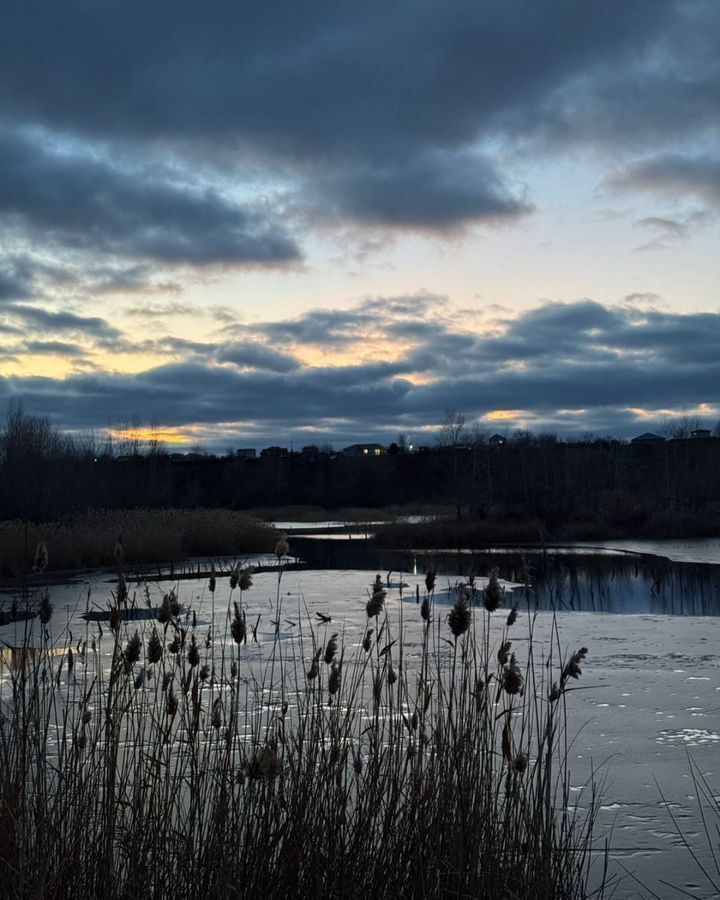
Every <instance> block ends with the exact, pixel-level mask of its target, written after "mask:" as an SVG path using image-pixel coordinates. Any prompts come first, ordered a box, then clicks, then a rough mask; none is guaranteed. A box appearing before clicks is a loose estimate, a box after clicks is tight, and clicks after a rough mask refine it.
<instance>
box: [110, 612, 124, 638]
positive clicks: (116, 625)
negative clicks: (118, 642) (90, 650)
mask: <svg viewBox="0 0 720 900" xmlns="http://www.w3.org/2000/svg"><path fill="white" fill-rule="evenodd" d="M121 623H122V616H121V615H120V610H119V609H118V608H117V606H112V607H111V608H110V630H111V631H112V632H114V633H115V634H117V633H118V631H120V624H121Z"/></svg>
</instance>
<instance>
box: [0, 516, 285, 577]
mask: <svg viewBox="0 0 720 900" xmlns="http://www.w3.org/2000/svg"><path fill="white" fill-rule="evenodd" d="M118 535H122V538H123V546H124V549H125V560H126V563H127V564H128V565H135V564H143V563H154V562H168V561H177V560H183V559H187V557H188V556H210V555H229V556H233V555H236V554H242V553H253V552H259V551H262V550H264V549H265V548H266V547H267V546H268V544H269V543H270V540H271V537H272V529H270V528H268V526H267V525H265V524H264V523H262V522H260V521H258V520H257V519H254V518H253V517H251V516H248V515H246V514H244V513H241V512H235V511H234V510H229V509H220V510H218V509H213V510H210V509H128V510H122V509H120V510H107V511H90V512H87V513H85V514H84V515H78V516H75V517H73V518H72V519H68V520H64V521H60V522H45V523H39V524H33V523H26V522H20V521H14V520H13V521H7V520H6V521H0V572H3V573H6V574H12V573H13V572H15V571H16V570H17V571H23V570H24V571H27V568H28V567H29V564H30V563H31V562H32V554H33V553H34V550H35V547H36V546H37V545H38V543H40V542H42V541H44V542H45V544H46V545H47V548H48V552H49V557H50V567H51V568H52V569H53V570H55V571H59V570H64V569H80V568H89V567H93V566H112V565H114V563H115V558H114V553H113V547H114V546H115V543H116V541H117V538H118Z"/></svg>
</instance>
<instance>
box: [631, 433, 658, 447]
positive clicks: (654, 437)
mask: <svg viewBox="0 0 720 900" xmlns="http://www.w3.org/2000/svg"><path fill="white" fill-rule="evenodd" d="M664 440H665V438H664V437H663V436H662V435H661V434H653V432H652V431H646V432H645V433H644V434H639V435H638V436H637V437H634V438H633V439H632V441H631V442H630V443H631V444H652V443H658V442H659V441H664Z"/></svg>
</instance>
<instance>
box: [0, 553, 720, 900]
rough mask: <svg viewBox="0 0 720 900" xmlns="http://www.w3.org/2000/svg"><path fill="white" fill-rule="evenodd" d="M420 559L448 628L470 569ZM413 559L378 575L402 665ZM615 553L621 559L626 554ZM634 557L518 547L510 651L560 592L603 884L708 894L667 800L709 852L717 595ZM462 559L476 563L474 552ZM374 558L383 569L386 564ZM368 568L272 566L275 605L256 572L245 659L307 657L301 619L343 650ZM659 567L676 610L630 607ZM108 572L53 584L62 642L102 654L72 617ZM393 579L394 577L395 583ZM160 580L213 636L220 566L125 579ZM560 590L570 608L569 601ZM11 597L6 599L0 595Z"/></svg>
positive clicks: (2, 675)
mask: <svg viewBox="0 0 720 900" xmlns="http://www.w3.org/2000/svg"><path fill="white" fill-rule="evenodd" d="M292 552H293V553H294V552H296V549H295V548H293V551H292ZM432 561H433V563H434V564H438V563H442V565H440V566H439V568H440V569H441V571H443V567H444V574H441V575H440V576H439V577H438V585H437V607H436V619H437V621H438V626H439V627H440V629H441V630H447V626H446V623H445V617H446V614H447V611H448V609H449V604H450V603H452V602H454V598H455V596H456V595H455V594H454V593H453V586H454V584H455V582H456V581H457V577H456V576H455V575H453V574H452V569H453V568H454V567H456V565H459V566H464V567H465V573H466V574H467V572H468V560H467V559H463V560H461V562H460V563H458V560H457V559H456V558H455V557H451V558H450V559H449V560H445V561H444V562H443V561H442V560H441V559H440V558H439V557H435V556H433V557H432ZM425 562H426V560H425V559H424V558H416V560H415V569H416V571H415V572H412V571H410V573H407V571H405V572H402V573H401V570H400V569H399V568H397V569H394V570H393V571H392V572H391V574H390V584H391V587H390V588H389V590H388V596H387V600H386V607H387V610H388V615H389V618H390V621H391V623H392V628H393V629H394V634H395V635H397V634H398V633H399V632H400V631H401V630H402V632H403V638H404V644H405V656H404V662H403V665H404V666H406V667H407V669H408V670H410V669H412V667H413V665H414V664H415V661H416V660H417V658H418V656H419V647H420V642H421V621H420V614H419V609H418V606H417V604H416V586H417V587H418V589H419V591H420V593H421V596H422V591H423V589H424V588H423V585H424V576H423V572H422V569H423V565H424V563H425ZM628 562H630V563H632V565H630V567H629V568H626V567H625V563H628ZM636 562H637V561H633V560H630V561H628V560H626V559H624V558H623V559H622V563H623V565H622V567H621V568H620V569H618V568H617V567H616V559H615V557H612V558H611V566H610V568H607V559H606V560H605V561H604V562H603V567H601V568H599V569H593V568H592V567H588V566H585V565H580V564H579V563H577V564H576V563H573V564H572V571H573V572H574V573H575V575H574V578H571V577H570V576H569V575H568V571H567V568H565V569H555V568H553V567H550V569H549V570H548V571H545V570H541V567H540V566H539V564H538V561H537V560H534V561H532V560H531V563H532V566H533V568H534V570H535V573H536V574H537V573H538V571H540V570H541V571H540V574H541V575H542V578H543V579H544V581H543V582H542V585H541V587H540V588H539V589H538V591H537V592H536V593H535V594H533V595H531V596H530V598H529V599H528V600H524V599H523V592H522V590H521V589H516V590H515V591H514V592H513V593H512V596H513V597H514V598H515V600H513V601H512V602H518V601H519V602H520V610H521V616H520V620H519V621H518V623H517V624H516V625H515V626H513V634H512V638H513V649H515V650H516V651H517V653H518V657H519V658H522V657H523V652H524V644H525V643H526V639H527V629H528V623H529V622H530V620H531V619H532V618H533V617H536V624H535V638H534V640H535V642H536V647H540V648H543V647H544V648H548V647H549V646H550V640H551V636H552V635H551V629H552V621H553V619H552V614H551V613H550V612H548V611H547V610H548V606H549V605H552V603H553V602H554V600H557V599H558V598H560V599H561V601H562V602H557V603H555V605H556V607H557V609H558V612H557V621H558V625H559V632H560V641H561V643H562V645H563V646H564V647H566V648H567V649H568V650H574V649H576V648H578V647H580V646H586V647H588V648H589V655H588V658H587V661H586V664H585V665H584V666H583V670H584V674H583V677H582V679H581V680H580V682H579V683H578V685H577V687H578V690H574V691H573V692H572V693H571V694H570V695H569V696H568V710H569V716H570V725H571V731H572V732H573V736H574V741H573V743H572V746H571V750H570V757H571V761H572V776H573V787H574V795H575V796H576V797H577V798H578V799H577V801H576V802H577V803H578V804H579V806H581V807H583V806H584V805H585V804H586V803H587V797H586V794H583V792H582V790H581V788H582V786H583V785H584V784H585V783H586V782H587V780H588V778H589V777H590V773H591V772H592V771H594V772H595V773H596V776H597V777H599V778H600V779H601V780H603V781H604V788H603V792H602V803H601V807H600V813H599V820H598V826H597V829H596V833H597V837H598V838H599V839H600V843H602V841H603V840H604V839H605V838H607V839H608V841H609V843H610V847H611V852H612V860H613V867H614V872H615V874H616V875H617V876H618V877H619V878H621V881H620V884H619V885H618V887H617V891H616V893H615V895H614V896H616V897H620V898H630V897H637V896H642V893H641V891H640V888H639V887H638V884H637V882H636V881H635V880H634V879H633V877H632V876H634V878H637V879H639V880H640V881H641V882H643V883H644V884H646V885H647V886H648V887H649V888H651V889H652V890H653V891H654V892H655V893H656V894H657V895H658V896H659V897H662V898H668V900H669V898H674V897H677V896H680V895H681V891H687V892H689V894H690V895H691V896H696V897H702V898H709V897H711V896H713V894H712V892H711V891H710V889H709V888H708V887H707V885H706V884H705V883H704V881H703V877H702V874H701V873H700V871H699V870H698V869H697V867H696V865H695V863H694V862H693V861H692V859H691V857H690V855H689V853H688V851H687V850H686V849H685V848H684V847H683V845H682V841H681V839H680V838H679V836H678V834H677V831H676V828H675V825H674V824H673V819H672V817H671V815H670V812H669V811H668V809H667V808H666V804H665V801H667V804H669V805H670V808H671V810H672V813H673V815H674V817H675V821H676V822H677V823H678V824H679V825H680V826H681V828H682V830H683V833H684V835H685V837H686V839H687V840H688V841H689V842H690V843H691V844H692V845H693V847H694V848H695V849H696V852H698V854H699V856H700V857H701V859H703V860H706V859H707V858H708V853H707V848H706V847H705V846H704V835H703V829H702V823H701V819H700V816H699V812H698V807H697V803H696V794H695V790H694V786H693V782H692V779H691V777H690V767H689V762H688V755H687V754H688V752H689V753H690V754H691V755H692V758H693V759H694V761H695V762H696V763H697V765H698V767H699V770H700V771H701V772H702V773H703V774H704V775H706V776H707V778H708V781H709V783H710V784H711V785H712V786H713V788H714V789H715V791H716V793H718V792H720V771H719V768H720V643H719V640H718V639H719V637H720V619H717V618H715V615H716V611H715V609H714V607H713V612H712V613H708V611H707V609H705V610H700V611H701V612H702V614H701V615H691V614H688V613H687V610H693V609H696V608H697V597H696V596H694V595H693V591H697V590H698V585H699V582H698V581H697V578H698V577H699V576H698V575H697V573H696V572H695V570H694V567H693V566H689V567H688V568H687V569H686V567H683V566H681V567H679V571H674V570H672V571H673V572H674V574H672V575H671V570H670V569H663V570H662V571H660V570H659V569H657V567H656V568H655V569H653V570H648V571H647V572H644V570H643V565H644V563H643V562H642V561H640V562H637V567H638V568H637V573H636V569H635V564H636ZM475 564H476V565H477V566H478V567H479V565H480V564H479V563H478V561H477V560H476V561H475ZM501 566H502V569H501V574H502V575H504V576H505V577H506V578H507V579H508V583H507V590H508V594H507V596H508V600H509V599H510V596H511V592H512V589H513V585H514V584H516V583H517V581H518V580H519V578H518V577H517V576H518V574H519V567H515V566H514V565H512V564H511V565H508V566H507V568H505V566H504V564H502V563H501ZM708 569H709V570H710V571H709V573H708ZM683 570H685V573H684V575H683V574H682V573H683ZM703 570H704V571H706V574H708V578H709V581H708V582H707V584H703V585H702V590H703V591H705V593H706V600H707V601H708V602H710V600H712V602H713V603H714V602H715V600H716V599H717V598H716V597H715V594H713V593H712V590H713V589H712V585H713V583H715V584H717V581H718V574H717V571H716V570H714V567H707V566H706V567H703ZM378 571H380V572H382V577H383V579H385V577H386V574H387V572H386V571H384V570H383V569H378ZM552 573H555V575H553V574H552ZM688 573H689V574H688ZM373 576H374V571H370V570H368V569H367V568H363V569H359V568H336V569H310V570H305V571H287V572H284V573H283V575H282V579H281V581H280V599H281V609H280V610H279V615H278V614H277V608H276V602H277V588H278V576H277V574H275V573H259V574H256V575H255V576H254V585H253V587H252V588H251V589H250V590H249V591H246V592H245V593H244V595H243V604H244V606H245V608H246V611H247V620H248V623H255V622H258V623H259V624H258V625H257V636H258V643H255V644H253V643H250V644H248V645H247V648H246V651H247V652H245V651H244V658H245V661H246V664H247V665H248V666H250V667H252V666H253V665H256V666H262V665H263V661H264V660H265V659H266V658H267V656H268V654H269V653H270V651H271V649H272V647H273V645H274V644H275V642H276V640H277V641H278V642H279V643H281V644H282V647H283V648H284V649H283V650H282V651H281V654H282V655H283V658H284V659H285V661H286V664H290V663H293V664H297V663H298V662H301V664H302V665H303V666H305V665H306V664H307V662H308V659H307V658H306V657H308V658H309V653H308V650H307V646H308V640H309V630H308V624H307V623H308V621H310V622H312V623H313V627H314V628H315V630H316V632H317V635H318V638H319V639H321V640H327V638H328V637H329V635H330V634H331V633H333V632H338V633H339V635H340V640H341V641H342V643H343V645H344V646H345V647H346V648H347V649H348V652H350V653H351V652H354V651H355V649H357V646H358V645H359V643H360V642H361V641H362V638H363V635H364V632H365V628H366V625H367V619H366V614H365V604H366V602H367V599H368V588H369V585H370V582H371V581H372V578H373ZM512 576H515V577H514V578H513V577H512ZM551 576H552V577H551ZM561 576H562V577H561ZM553 577H556V581H555V582H553V580H552V578H553ZM663 578H664V579H665V583H666V584H671V583H672V590H673V591H675V592H678V591H683V592H685V591H686V592H687V595H686V596H685V595H684V597H683V603H682V604H681V603H680V597H679V596H676V597H675V599H676V610H675V611H677V612H683V613H684V614H682V615H672V614H668V613H669V612H672V611H673V610H672V609H670V608H666V607H664V606H663V604H664V603H666V601H667V597H665V599H663V600H662V602H661V603H660V606H659V607H658V606H657V605H656V606H655V607H653V606H652V604H650V603H648V604H647V608H644V607H643V608H642V609H641V610H640V611H635V612H633V611H632V609H633V604H635V606H637V604H638V603H641V604H645V603H646V601H645V599H644V596H645V595H644V594H642V591H644V590H645V589H646V586H647V584H648V583H654V584H655V591H656V593H655V599H656V601H657V599H658V596H660V597H661V598H662V597H663V596H664V595H663V591H664V590H665V587H663V584H662V583H661V582H662V580H663ZM713 578H714V579H715V581H714V582H713V580H712V579H713ZM108 579H109V576H108V575H97V576H93V577H92V578H88V579H87V580H86V581H85V583H83V584H78V583H75V584H72V585H57V586H54V587H53V588H52V590H51V595H52V600H53V603H54V605H55V615H54V617H53V620H52V629H53V633H54V636H55V637H56V639H57V640H58V641H59V642H61V643H62V642H64V641H65V640H66V639H67V638H68V635H69V633H71V634H72V644H73V646H75V644H76V643H77V642H78V641H79V640H81V639H83V638H84V639H87V640H88V642H89V641H90V640H92V639H95V640H96V642H97V645H98V647H99V648H100V653H101V654H104V655H105V657H106V658H108V659H109V654H110V652H111V649H112V638H111V635H110V633H109V631H108V628H107V624H105V625H104V629H103V635H102V636H101V634H100V628H99V627H98V625H97V623H94V622H90V623H86V622H85V621H84V620H83V619H81V618H80V616H81V614H82V613H83V612H84V611H85V610H86V608H91V607H92V606H93V605H96V606H99V607H105V606H107V604H108V602H109V601H110V599H111V591H112V590H114V587H115V585H114V583H113V582H111V581H109V580H108ZM653 579H655V581H654V582H653V581H652V580H653ZM683 579H684V581H683ZM541 580H542V579H541ZM401 583H403V584H404V585H405V586H404V587H402V588H401V587H400V584H401ZM482 583H483V581H482V577H481V576H478V584H479V585H480V586H482ZM608 585H609V587H608ZM172 587H175V588H176V589H177V592H178V597H179V600H180V602H181V603H182V605H183V606H184V607H185V609H186V611H187V612H186V615H187V621H188V623H189V624H191V622H192V614H193V613H194V614H195V617H196V631H197V634H198V641H199V642H200V638H203V640H204V639H205V636H206V635H207V634H208V629H209V627H210V625H211V624H212V621H213V613H214V616H215V625H216V627H215V629H214V630H213V632H212V635H211V639H212V640H213V641H214V643H215V644H216V645H218V646H219V645H222V644H223V642H225V641H227V637H226V635H227V631H226V610H227V608H228V601H229V599H230V591H229V587H228V584H227V579H226V578H222V579H218V585H217V590H216V592H215V595H214V596H213V595H211V594H210V592H209V590H208V585H207V581H205V580H199V581H183V582H179V583H173V582H171V581H166V582H155V583H151V584H148V585H147V586H146V587H139V586H137V587H136V586H133V585H131V586H130V591H131V594H132V593H133V591H135V592H136V596H137V602H138V604H139V605H143V604H145V603H146V602H147V601H148V600H149V602H150V603H151V604H152V605H157V604H159V602H160V599H161V597H162V595H163V594H164V593H166V592H167V591H169V590H170V589H171V588H172ZM593 591H594V592H597V593H596V595H595V597H594V599H593V600H592V603H594V604H595V605H594V606H591V605H590V604H591V599H590V592H593ZM146 592H147V593H146ZM573 592H574V593H573ZM658 592H659V593H658ZM573 596H574V598H575V599H574V601H573V602H574V608H573V606H572V605H570V600H571V599H572V597H573ZM235 597H236V598H237V593H236V594H235ZM563 597H564V599H563ZM623 597H625V598H626V600H628V606H627V607H626V608H624V609H623V610H622V611H620V610H619V609H616V608H614V606H615V605H619V604H620V603H621V600H622V598H623ZM633 597H634V599H633ZM443 598H444V602H445V604H446V605H444V606H443ZM8 599H9V598H7V597H6V598H4V605H5V608H6V607H7V601H8ZM658 602H659V601H658ZM506 605H509V603H508V604H506ZM628 607H629V609H630V611H628ZM591 609H595V611H589V610H591ZM603 609H604V610H605V611H601V610H603ZM658 609H660V610H663V609H664V610H665V611H658ZM258 617H259V618H258ZM324 617H331V621H329V622H325V621H324ZM504 619H505V615H504V614H502V613H498V614H497V619H496V620H495V619H494V620H493V621H494V622H495V621H496V622H497V634H496V635H495V637H496V638H497V637H498V636H499V633H500V629H501V626H502V623H503V622H504ZM275 621H276V622H278V623H279V624H277V626H275V625H274V624H272V623H273V622H275ZM303 623H304V624H303ZM141 624H142V623H140V626H141ZM26 627H27V626H26V624H25V623H15V624H12V625H5V626H3V627H2V628H0V641H2V642H3V646H17V645H19V644H21V643H22V640H23V635H24V633H25V629H26ZM132 627H134V626H132ZM276 629H277V630H278V634H277V637H276ZM536 652H537V650H536ZM80 666H82V658H80V657H79V658H78V662H77V664H76V669H77V668H78V667H80ZM7 677H8V676H7V671H6V670H5V672H3V670H2V669H1V668H0V690H2V681H4V680H6V679H7ZM663 797H664V800H663ZM711 827H712V828H714V824H713V825H711ZM598 846H600V844H598ZM628 873H632V875H631V874H628ZM662 882H667V883H668V884H669V885H672V886H668V884H663V883H662Z"/></svg>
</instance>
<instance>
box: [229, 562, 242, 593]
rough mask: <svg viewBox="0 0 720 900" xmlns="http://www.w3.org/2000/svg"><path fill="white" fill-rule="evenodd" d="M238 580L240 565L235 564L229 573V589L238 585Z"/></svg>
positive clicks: (232, 589)
mask: <svg viewBox="0 0 720 900" xmlns="http://www.w3.org/2000/svg"><path fill="white" fill-rule="evenodd" d="M239 580H240V566H239V565H238V566H235V568H234V569H233V570H232V572H231V573H230V590H231V591H234V590H235V588H236V587H237V586H238V581H239Z"/></svg>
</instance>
